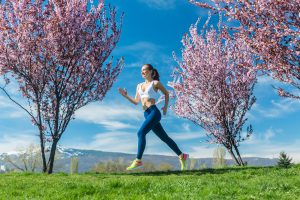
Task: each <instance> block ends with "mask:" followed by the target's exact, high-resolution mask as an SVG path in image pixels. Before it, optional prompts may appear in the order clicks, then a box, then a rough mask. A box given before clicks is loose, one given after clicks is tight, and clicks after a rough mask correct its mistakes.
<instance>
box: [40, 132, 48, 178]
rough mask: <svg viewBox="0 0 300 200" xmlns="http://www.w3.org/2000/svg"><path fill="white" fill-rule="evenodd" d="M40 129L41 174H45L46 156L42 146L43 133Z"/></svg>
mask: <svg viewBox="0 0 300 200" xmlns="http://www.w3.org/2000/svg"><path fill="white" fill-rule="evenodd" d="M39 129H40V144H41V154H42V162H43V172H44V173H46V172H47V164H46V156H45V145H44V140H43V136H44V132H43V131H42V130H41V128H39Z"/></svg>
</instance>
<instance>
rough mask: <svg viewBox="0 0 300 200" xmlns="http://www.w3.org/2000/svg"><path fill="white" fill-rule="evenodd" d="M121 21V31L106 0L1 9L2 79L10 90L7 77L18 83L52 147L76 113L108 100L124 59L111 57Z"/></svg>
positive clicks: (18, 0)
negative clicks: (3, 77) (115, 60)
mask: <svg viewBox="0 0 300 200" xmlns="http://www.w3.org/2000/svg"><path fill="white" fill-rule="evenodd" d="M89 5H92V6H91V8H89ZM122 18H123V17H121V22H120V26H119V25H118V24H117V19H116V10H115V8H112V7H109V9H105V8H104V1H103V0H100V1H99V4H97V5H94V4H93V2H92V1H89V0H34V1H28V0H5V1H4V2H3V3H2V4H0V73H1V75H4V76H6V81H7V84H8V82H9V78H7V77H8V76H7V75H10V76H12V77H13V78H15V79H16V80H17V81H18V85H19V89H20V91H21V92H22V94H23V96H24V97H25V98H27V99H28V103H29V108H30V109H26V112H27V113H28V114H29V115H30V116H31V118H32V119H33V124H35V125H36V126H38V128H39V130H40V131H41V132H43V134H44V131H45V130H46V127H47V131H48V132H49V135H50V137H51V139H53V141H56V142H57V141H58V140H59V139H60V137H61V135H62V134H63V132H64V131H65V130H66V128H67V126H68V124H69V122H70V120H71V119H72V118H73V116H74V112H75V111H76V110H77V109H79V108H81V107H83V106H85V105H86V104H88V103H90V102H95V101H101V100H102V99H103V98H104V96H105V94H106V93H107V91H108V90H109V89H110V88H111V87H112V84H113V82H114V81H115V80H116V78H117V76H118V75H119V73H120V72H121V70H122V68H123V58H122V59H119V60H118V61H117V62H116V63H115V64H114V62H113V58H109V56H110V54H111V52H112V50H113V49H114V48H115V46H116V44H117V42H118V41H119V38H120V34H121V24H122ZM2 89H4V88H2ZM22 108H23V109H25V107H22ZM41 141H45V139H44V138H43V137H42V136H41ZM46 141H47V139H46ZM48 141H50V140H48Z"/></svg>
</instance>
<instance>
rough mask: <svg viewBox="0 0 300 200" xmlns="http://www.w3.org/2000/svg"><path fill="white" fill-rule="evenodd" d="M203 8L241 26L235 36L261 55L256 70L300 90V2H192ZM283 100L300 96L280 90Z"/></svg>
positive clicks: (243, 0)
mask: <svg viewBox="0 0 300 200" xmlns="http://www.w3.org/2000/svg"><path fill="white" fill-rule="evenodd" d="M190 2H191V3H193V4H195V5H198V6H199V7H202V8H209V9H211V10H214V11H221V12H223V13H225V15H227V16H228V18H229V20H232V19H234V20H237V21H238V22H239V23H240V27H237V28H235V29H236V30H238V31H237V32H236V33H235V37H236V38H239V39H241V40H243V41H244V43H245V44H247V45H248V46H249V49H250V50H251V52H253V53H255V54H256V55H257V58H256V65H255V68H256V70H258V71H263V72H264V73H267V74H268V75H271V76H272V77H273V78H274V79H276V80H279V81H282V82H285V83H287V84H288V85H290V86H292V87H295V88H296V89H300V0H286V1H282V0H272V1H266V0H251V1H247V0H211V1H210V4H208V3H201V2H197V1H194V0H190ZM278 94H279V95H280V96H283V97H290V98H297V99H299V98H300V96H299V95H296V94H292V93H290V92H288V91H287V90H286V89H282V88H278Z"/></svg>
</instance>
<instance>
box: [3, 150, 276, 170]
mask: <svg viewBox="0 0 300 200" xmlns="http://www.w3.org/2000/svg"><path fill="white" fill-rule="evenodd" d="M57 150H58V152H59V153H60V156H59V157H60V158H59V159H58V160H56V161H55V169H54V171H56V172H57V171H62V172H69V170H70V158H71V157H78V160H79V167H78V168H79V169H78V170H79V172H87V171H90V170H91V169H92V168H93V166H95V164H97V163H99V162H107V161H109V160H117V159H120V158H121V159H122V160H123V161H124V163H128V164H129V163H131V161H132V160H133V159H135V155H134V154H127V153H119V152H105V151H98V150H84V149H73V148H62V147H58V149H57ZM4 155H5V154H0V171H1V169H2V170H3V169H4V168H11V167H12V165H10V164H9V163H6V162H5V161H4ZM10 156H11V157H16V156H17V154H10ZM194 159H196V161H195V162H196V164H195V169H199V168H200V166H206V167H207V168H211V167H212V166H213V158H194ZM243 160H244V161H246V162H247V163H248V166H273V165H276V163H277V159H275V158H274V159H269V158H260V157H245V158H243ZM143 162H151V163H154V164H155V165H160V164H162V163H168V164H170V165H172V166H173V168H174V170H179V161H178V157H177V156H165V155H149V154H144V155H143ZM226 165H234V162H233V161H232V160H231V159H226Z"/></svg>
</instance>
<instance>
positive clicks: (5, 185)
mask: <svg viewBox="0 0 300 200" xmlns="http://www.w3.org/2000/svg"><path fill="white" fill-rule="evenodd" d="M0 199H1V200H2V199H5V200H10V199H22V200H23V199H55V200H56V199H68V200H69V199H80V200H81V199H118V200H119V199H139V200H141V199H147V200H148V199H159V200H161V199H172V200H177V199H186V200H190V199H213V200H216V199H220V200H221V199H222V200H223V199H272V200H273V199H280V200H283V199H289V200H294V199H300V165H296V166H293V167H292V168H289V169H282V168H276V167H247V168H225V169H204V170H194V171H185V172H179V171H173V172H148V173H139V172H135V173H122V174H121V173H114V174H112V173H111V174H106V173H103V174H92V173H85V174H76V175H68V174H63V173H56V174H52V175H46V174H39V173H36V174H32V173H9V174H0Z"/></svg>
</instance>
